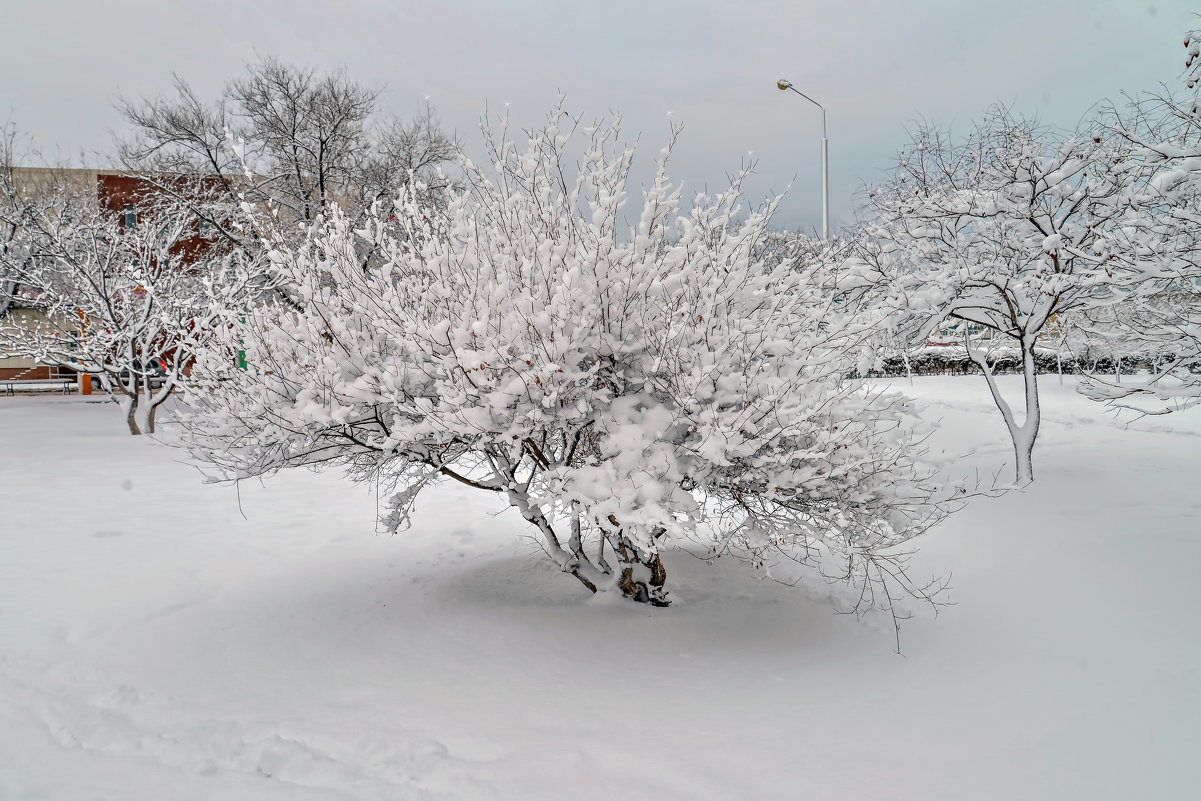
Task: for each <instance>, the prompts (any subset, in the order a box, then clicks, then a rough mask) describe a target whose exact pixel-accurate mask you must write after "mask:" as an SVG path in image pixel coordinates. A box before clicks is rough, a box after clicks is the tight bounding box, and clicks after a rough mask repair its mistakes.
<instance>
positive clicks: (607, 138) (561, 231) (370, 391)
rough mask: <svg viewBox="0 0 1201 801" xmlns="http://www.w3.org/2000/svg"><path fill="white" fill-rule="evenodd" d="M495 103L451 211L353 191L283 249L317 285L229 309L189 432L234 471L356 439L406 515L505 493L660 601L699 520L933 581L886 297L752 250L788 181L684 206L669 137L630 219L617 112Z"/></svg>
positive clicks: (552, 541)
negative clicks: (672, 564)
mask: <svg viewBox="0 0 1201 801" xmlns="http://www.w3.org/2000/svg"><path fill="white" fill-rule="evenodd" d="M483 129H484V134H485V141H486V143H487V146H488V151H489V156H490V159H491V161H490V163H488V164H486V165H480V166H477V165H475V164H471V163H465V164H464V170H465V174H466V176H467V179H466V184H465V189H464V190H463V191H461V192H455V193H452V194H451V195H450V196H449V197H448V198H447V201H446V203H445V204H438V208H441V209H442V211H441V212H440V213H436V212H435V211H433V210H432V209H430V208H425V207H423V206H419V205H418V204H417V202H415V201H414V199H413V198H414V197H419V196H420V194H419V193H417V194H409V195H402V197H401V199H400V200H399V201H398V202H397V203H396V204H395V205H394V206H390V207H388V208H382V209H380V210H379V211H378V213H377V214H375V215H373V217H372V218H371V219H370V220H368V222H367V223H366V225H365V226H364V227H362V228H358V229H357V230H356V229H354V227H353V225H352V224H351V223H349V222H348V220H347V219H346V218H345V217H344V216H342V215H341V214H340V213H339V212H338V210H337V209H332V210H331V215H330V216H329V218H328V219H327V220H325V221H324V222H323V223H322V224H320V225H317V226H315V227H313V228H311V229H310V230H309V232H308V238H307V240H306V242H305V243H304V244H303V245H302V246H299V247H292V246H286V245H285V244H283V243H280V244H279V245H278V246H277V247H276V248H275V249H274V250H273V252H272V254H271V264H272V266H273V269H274V270H275V271H276V273H277V275H276V278H277V279H278V280H279V281H280V282H282V283H287V284H290V285H291V286H292V287H293V291H292V292H291V293H289V294H290V296H291V297H293V298H294V299H296V302H295V303H292V302H288V303H285V302H282V301H281V302H268V303H264V304H261V305H257V306H255V307H254V308H250V309H246V310H244V313H243V312H242V311H237V312H235V313H234V314H232V315H231V317H230V321H229V322H230V325H229V336H228V338H227V340H226V343H225V346H224V347H223V348H219V349H216V350H214V351H213V353H212V354H210V355H209V357H208V358H206V359H204V360H202V362H201V364H200V365H199V367H198V369H197V371H196V373H195V376H194V377H195V379H196V382H197V386H196V391H195V392H193V393H190V395H189V403H190V404H191V405H192V412H191V414H190V416H188V417H187V418H186V421H185V426H186V429H187V431H186V435H185V440H186V443H187V444H188V445H189V446H190V448H191V449H192V450H193V452H194V453H195V454H196V455H197V456H198V457H199V458H200V459H201V460H202V461H203V462H205V463H207V464H208V465H210V466H212V467H215V468H217V469H218V473H219V475H220V477H222V478H226V479H238V478H241V477H247V476H256V475H263V474H269V473H272V472H274V471H277V470H280V469H283V468H287V467H292V466H333V465H338V466H345V467H347V468H348V469H349V472H350V474H351V475H352V476H353V477H354V478H356V479H359V480H363V481H376V480H378V481H380V482H382V483H383V484H386V485H388V487H389V489H390V490H392V494H391V499H390V501H389V509H390V511H389V514H388V516H387V522H388V524H389V525H390V526H392V527H399V526H401V525H402V524H404V523H405V521H406V519H407V517H408V515H409V513H410V510H411V508H412V505H413V502H414V499H415V498H416V497H417V495H418V493H419V492H420V490H422V489H423V488H425V487H427V486H429V485H430V484H431V483H433V482H435V481H439V480H446V479H450V480H454V481H458V482H461V483H463V484H465V485H467V486H470V487H473V488H476V489H478V490H480V491H482V492H490V493H496V494H497V495H499V496H501V497H503V498H504V499H505V500H506V501H507V502H508V503H509V504H511V505H512V506H513V507H515V508H516V509H517V510H518V511H519V512H520V513H521V515H522V516H523V517H524V518H525V519H526V520H527V521H529V523H530V524H531V525H532V526H533V527H534V528H535V529H536V530H537V532H538V535H539V539H540V541H541V543H542V545H543V547H544V548H545V550H546V552H547V554H548V555H549V556H550V557H551V558H552V559H553V560H554V561H555V562H556V563H557V564H558V565H559V566H561V568H562V569H563V571H564V572H566V573H569V574H571V575H573V576H575V577H576V578H577V579H579V581H580V582H582V583H583V584H584V585H585V586H587V587H588V588H589V589H590V590H592V591H594V592H595V591H597V590H598V589H605V588H616V589H619V590H620V591H621V592H622V593H624V594H625V595H627V596H629V597H630V598H633V599H635V600H638V601H643V602H650V603H653V604H657V605H666V604H667V603H668V593H667V590H666V587H665V583H666V570H665V567H664V564H663V562H662V560H661V559H660V553H661V551H662V549H663V548H664V547H665V546H666V545H667V544H668V543H671V542H681V541H686V542H691V543H697V542H703V543H704V547H703V550H702V551H701V552H702V553H703V554H704V555H705V556H706V557H707V558H710V559H714V558H718V557H720V556H723V555H736V556H738V557H741V558H743V559H745V560H746V561H748V562H749V563H751V564H753V565H754V566H755V568H756V569H767V568H768V567H770V566H771V564H772V562H773V560H778V559H779V558H780V557H787V558H790V559H793V560H796V561H798V562H801V563H804V564H809V565H815V564H817V563H818V562H819V561H820V560H829V559H832V560H835V561H836V562H837V564H838V567H837V568H836V569H833V568H831V567H830V565H831V564H832V562H830V561H826V562H825V563H824V565H823V567H824V569H825V570H826V572H827V573H831V574H835V575H838V576H840V577H847V578H851V579H854V580H858V581H859V582H861V586H863V588H864V595H863V599H864V600H863V603H865V604H871V603H877V604H880V605H884V606H891V600H892V598H893V597H894V594H895V592H896V591H898V590H900V589H905V590H908V591H910V592H915V593H919V594H920V593H923V592H924V591H925V589H926V588H923V587H918V586H915V585H913V584H911V583H910V582H909V579H908V578H907V577H906V576H905V574H904V570H903V563H902V561H901V559H902V557H901V556H900V555H899V554H898V552H897V546H899V545H901V544H902V543H905V542H906V541H908V540H910V539H911V538H912V537H914V536H915V535H917V534H919V533H921V532H922V531H924V530H925V529H926V528H927V527H928V526H929V525H931V524H932V523H933V522H934V521H936V520H938V519H940V518H941V517H942V516H943V515H944V514H945V513H946V511H947V505H946V504H945V503H943V502H940V501H938V500H937V499H936V494H937V488H936V486H935V485H934V483H933V481H932V480H931V477H930V471H929V470H927V469H926V468H925V467H923V466H922V465H921V464H920V463H919V461H918V457H919V455H920V454H919V450H920V449H919V448H917V447H916V446H915V437H914V435H913V433H912V430H911V428H910V427H909V425H908V417H909V415H908V408H907V402H906V401H905V400H903V399H902V398H901V397H899V396H895V395H888V394H881V393H878V392H872V391H870V390H868V389H867V388H865V386H864V385H863V384H862V383H861V382H859V381H856V380H851V379H848V378H847V376H848V375H850V374H851V373H853V372H854V371H855V370H856V369H858V368H860V367H864V366H865V363H862V362H863V361H864V360H866V359H867V358H868V356H869V354H868V352H867V349H866V348H865V343H866V342H867V340H868V338H869V337H870V335H871V327H872V326H871V321H870V320H867V319H862V318H858V317H856V316H854V315H852V314H851V313H849V312H848V311H847V310H845V309H843V308H842V307H841V306H840V305H839V304H837V303H835V302H834V299H833V298H832V297H831V293H829V292H828V291H826V290H825V289H823V284H822V276H821V274H820V273H821V270H822V268H821V266H820V265H805V264H796V263H792V262H791V261H784V262H781V263H779V264H778V265H777V266H775V267H772V268H768V267H765V266H764V265H763V264H762V263H761V262H759V261H757V260H755V259H753V258H752V254H753V253H755V252H756V246H757V244H758V243H759V242H760V240H761V239H762V238H763V237H764V236H765V233H766V231H767V224H768V220H769V217H770V215H771V212H772V211H773V209H774V204H768V205H767V206H766V207H765V208H763V209H762V210H759V211H755V212H752V213H750V214H749V216H746V217H745V219H740V213H741V212H740V205H739V204H740V202H741V201H740V196H739V183H740V180H741V178H738V179H736V180H735V181H734V182H733V184H732V185H731V186H730V188H729V189H728V190H727V191H725V192H722V193H721V194H718V195H715V196H712V197H710V196H705V195H699V196H697V197H696V198H695V201H694V203H693V205H692V207H691V208H690V209H687V210H686V209H685V208H684V207H683V206H682V204H681V190H680V189H679V188H673V187H672V185H671V184H670V182H669V180H668V177H667V174H666V164H667V160H668V157H669V154H670V151H671V146H670V144H669V146H668V147H667V148H666V149H664V150H663V151H662V152H661V153H660V155H659V160H658V171H657V174H656V176H655V178H654V180H653V183H652V184H651V185H650V186H649V188H646V189H645V190H644V191H643V192H642V193H641V197H640V198H639V200H638V202H637V207H636V208H635V209H634V211H633V213H632V215H631V217H630V219H631V220H632V221H633V222H632V224H630V225H627V224H626V223H624V222H623V219H624V216H623V210H624V209H625V208H626V204H627V202H628V200H629V183H628V182H629V171H630V166H631V161H632V159H633V157H634V153H633V151H632V150H631V149H628V148H626V147H625V146H624V145H623V144H622V143H621V142H620V138H619V129H618V126H617V124H611V125H598V126H594V127H582V126H581V125H580V124H579V121H578V120H577V119H573V118H572V117H571V116H570V115H569V114H568V113H567V112H566V111H564V110H563V109H562V108H557V109H555V110H554V111H553V113H552V114H551V115H550V117H549V120H548V122H547V124H546V126H545V127H544V128H543V129H541V130H539V131H535V132H532V133H529V134H528V135H527V136H528V141H526V142H524V143H523V144H522V145H520V146H519V144H518V143H517V142H515V141H514V140H513V139H512V138H511V137H510V135H509V133H508V130H507V122H506V121H503V120H502V121H500V122H499V123H495V124H494V123H492V122H488V121H486V122H485V124H484V126H483ZM675 133H676V132H675V131H673V134H672V141H673V142H674V139H675ZM581 141H582V147H581V148H580V149H581V150H582V152H578V153H577V152H576V151H575V150H573V146H579V143H581ZM238 349H242V350H244V351H245V354H246V361H247V363H248V369H246V370H240V369H238V368H237V367H236V366H235V364H234V360H233V359H231V358H230V356H229V354H230V353H231V352H232V351H234V350H238Z"/></svg>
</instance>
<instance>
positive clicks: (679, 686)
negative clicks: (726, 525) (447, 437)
mask: <svg viewBox="0 0 1201 801" xmlns="http://www.w3.org/2000/svg"><path fill="white" fill-rule="evenodd" d="M1042 378H1043V380H1042V382H1041V387H1042V390H1043V393H1044V423H1043V430H1042V433H1041V437H1040V440H1039V444H1038V446H1037V447H1036V450H1035V462H1034V469H1035V475H1036V482H1035V484H1034V485H1033V486H1031V487H1030V488H1029V489H1027V490H1024V491H1021V492H1013V493H1009V494H1007V495H1005V496H1003V497H1000V498H995V499H982V500H977V501H975V502H973V503H972V504H971V505H969V506H968V507H967V509H965V510H964V511H963V512H961V513H959V514H957V515H955V516H952V517H951V518H950V519H949V520H948V521H947V522H946V523H944V524H943V525H942V526H941V528H940V529H938V530H937V531H936V532H934V533H932V534H931V535H930V536H928V537H926V538H924V539H923V540H919V541H917V543H916V544H917V546H918V548H919V549H920V550H919V552H918V554H917V555H916V556H915V557H914V559H913V562H912V569H913V570H914V572H915V574H917V575H928V574H937V575H943V576H947V575H950V576H951V584H952V589H951V590H950V591H949V593H948V600H950V601H952V602H953V603H954V605H952V606H949V607H947V608H945V609H943V610H942V611H941V613H940V614H939V615H938V617H937V618H935V617H934V616H933V615H932V614H931V613H930V612H929V610H927V609H925V608H923V607H921V606H913V607H912V610H913V612H914V615H915V617H914V618H913V619H912V620H909V621H908V622H907V623H905V624H904V626H903V629H902V647H903V655H902V656H898V655H897V654H895V653H893V651H892V648H893V633H892V629H891V623H890V621H888V620H887V619H885V618H883V617H869V618H866V619H864V620H862V621H856V620H855V619H854V618H853V617H848V616H839V615H835V614H833V613H832V611H831V609H832V608H833V607H834V606H836V605H838V604H839V603H840V601H842V600H844V599H845V598H846V597H847V596H846V590H845V589H844V588H842V587H841V586H839V585H829V584H826V583H825V582H824V581H822V580H821V579H820V577H817V576H809V577H808V578H807V580H806V582H805V583H804V584H802V585H801V586H799V587H796V588H788V587H784V586H780V585H778V584H774V583H771V582H766V581H761V580H757V578H756V576H755V574H754V573H753V572H750V571H748V570H746V569H745V568H743V567H742V566H740V565H728V564H724V563H723V562H724V560H722V561H721V562H718V563H717V564H715V565H713V566H707V565H705V564H704V563H703V562H700V561H699V560H696V559H694V558H693V557H691V556H690V555H688V554H687V553H683V552H672V553H670V554H668V557H667V564H668V571H669V588H670V589H671V592H672V597H673V599H674V601H675V605H674V606H673V607H671V608H669V609H662V610H660V609H650V608H647V607H644V606H641V605H636V604H632V603H628V602H624V601H621V600H620V599H617V598H615V597H613V596H612V595H602V596H598V597H590V596H589V595H588V594H587V593H586V592H584V591H583V590H582V588H581V587H579V585H578V583H577V582H575V581H574V580H573V579H571V578H570V577H566V576H562V575H559V574H558V573H557V572H556V571H555V568H554V567H553V566H552V565H550V563H549V562H548V561H546V560H545V559H544V558H542V556H541V554H539V553H537V552H536V545H535V544H534V543H533V542H532V541H531V540H530V539H529V538H528V536H527V535H528V532H527V530H526V526H525V524H524V523H523V521H521V520H520V519H519V518H518V517H517V515H516V514H515V513H512V512H510V511H506V510H504V509H503V508H501V507H500V506H498V505H496V501H495V499H494V498H492V497H488V496H484V495H483V494H482V493H473V492H472V491H470V490H468V489H466V488H460V487H456V486H449V485H448V486H444V487H441V488H439V489H438V490H436V491H435V492H434V493H433V494H431V495H430V496H428V497H425V498H423V499H422V500H420V501H419V503H418V513H417V517H416V522H415V525H414V527H413V529H412V530H410V531H408V532H404V533H402V534H400V535H396V536H392V535H389V534H377V533H375V532H374V530H373V516H374V514H375V498H374V495H373V493H372V492H371V491H370V490H369V489H367V488H363V487H356V486H352V485H350V484H348V483H346V482H344V481H342V480H341V479H340V478H339V477H338V476H337V475H335V474H332V473H327V474H319V475H318V474H312V473H304V472H298V473H289V474H280V475H278V476H275V477H272V478H270V479H268V480H266V481H265V482H263V483H262V484H259V483H244V484H243V485H242V486H241V488H240V496H241V498H240V500H241V511H239V499H238V492H236V491H235V490H234V489H233V488H232V487H229V486H205V485H202V484H201V483H200V480H199V475H198V474H197V472H196V471H195V469H194V468H192V467H190V466H188V465H187V464H185V463H183V462H182V461H181V459H182V456H181V454H180V453H179V452H177V451H174V450H172V449H168V448H164V447H161V446H158V445H156V444H155V443H153V442H151V441H149V440H148V439H146V438H134V437H130V436H128V434H126V433H125V432H124V425H123V422H122V420H121V415H120V414H119V413H118V412H116V410H115V409H113V408H112V407H111V406H109V405H106V404H101V403H95V402H94V400H93V401H91V402H90V401H89V399H85V398H78V397H76V398H48V397H19V398H5V399H0V799H5V801H7V800H8V799H13V800H14V801H17V800H18V799H19V800H20V801H25V799H55V800H56V801H57V800H58V799H81V800H82V799H87V800H88V801H96V800H97V799H107V800H108V801H116V800H117V799H121V801H125V800H126V799H129V800H130V801H142V800H143V799H145V800H146V801H149V800H150V799H155V800H156V801H157V800H158V799H162V798H172V799H231V798H234V799H236V798H248V799H249V798H253V799H476V798H479V799H489V798H496V799H517V798H522V799H529V798H546V799H558V798H566V797H570V798H575V799H601V798H606V799H607V798H612V797H614V796H620V797H623V798H628V799H651V798H655V799H664V798H672V799H714V800H715V801H716V800H717V799H723V800H724V799H782V798H806V799H823V798H840V799H848V798H853V799H904V798H919V797H920V798H922V799H927V800H928V799H948V800H950V799H998V800H1000V799H1048V801H1050V799H1056V800H1058V799H1069V798H1086V799H1090V800H1091V801H1097V800H1099V799H1115V800H1116V799H1123V801H1125V800H1126V799H1132V798H1139V799H1177V798H1189V797H1193V795H1194V794H1195V793H1196V792H1197V788H1199V787H1201V760H1199V759H1198V758H1197V755H1198V753H1201V730H1199V729H1198V727H1197V725H1196V721H1197V720H1198V719H1201V638H1199V637H1198V635H1197V632H1198V630H1199V629H1198V624H1197V621H1198V619H1199V616H1201V614H1199V613H1201V601H1199V600H1198V593H1197V590H1196V586H1197V584H1196V578H1195V565H1196V564H1197V562H1198V558H1199V557H1201V491H1199V490H1198V476H1199V475H1201V471H1199V469H1198V468H1201V447H1199V446H1201V439H1199V437H1201V415H1199V414H1197V413H1195V412H1191V413H1185V414H1180V415H1177V416H1170V417H1163V418H1149V419H1144V420H1142V421H1139V422H1138V423H1136V424H1134V425H1133V426H1132V427H1131V429H1130V430H1126V429H1125V427H1124V425H1123V424H1122V423H1121V422H1119V421H1115V420H1114V419H1113V418H1112V417H1111V416H1108V415H1106V414H1104V413H1103V412H1102V411H1101V410H1100V409H1099V408H1098V407H1096V406H1095V405H1092V404H1090V403H1089V402H1087V401H1085V400H1084V399H1081V398H1079V397H1077V396H1076V395H1075V394H1074V392H1073V390H1072V386H1071V383H1070V380H1069V382H1068V383H1067V384H1066V385H1063V386H1061V385H1060V384H1059V383H1058V379H1056V378H1055V377H1054V376H1049V377H1042ZM1002 381H1003V382H1006V381H1010V382H1011V383H1006V384H1004V386H1005V387H1006V389H1007V390H1008V391H1010V392H1013V391H1014V390H1016V389H1017V383H1016V382H1017V378H1016V377H1003V378H1002ZM895 385H896V386H897V388H900V389H902V390H904V391H906V392H912V393H913V394H915V395H917V396H918V397H920V398H921V399H923V400H925V401H927V402H929V403H931V408H930V411H929V414H930V416H931V419H932V420H938V421H939V426H938V428H937V430H936V433H935V435H934V437H933V438H932V440H931V445H932V447H934V448H935V449H936V450H941V451H945V452H946V454H947V455H948V457H954V458H953V459H952V467H953V469H958V470H959V471H960V472H962V471H965V470H974V469H980V470H981V471H983V472H984V473H986V474H991V473H992V472H994V471H998V470H999V471H1000V475H1001V478H1002V480H1008V476H1009V475H1010V471H1011V469H1012V468H1011V465H1012V453H1011V450H1010V446H1009V443H1008V438H1007V434H1006V431H1005V427H1004V424H1003V423H1002V422H1001V420H1000V416H999V415H998V414H997V412H996V410H995V408H993V407H992V406H991V401H990V400H989V398H988V396H987V389H986V388H985V386H984V383H983V381H982V380H980V379H975V378H971V377H968V378H919V379H916V380H915V381H914V384H913V385H912V386H910V385H909V384H908V383H907V382H905V381H904V380H899V381H897V382H895ZM167 428H168V432H167V433H168V435H169V427H167ZM969 448H973V449H974V452H973V453H972V454H970V455H968V456H961V455H960V454H962V453H963V452H964V451H966V450H968V449H969ZM1002 463H1006V465H1005V466H1002ZM243 514H244V515H245V517H243Z"/></svg>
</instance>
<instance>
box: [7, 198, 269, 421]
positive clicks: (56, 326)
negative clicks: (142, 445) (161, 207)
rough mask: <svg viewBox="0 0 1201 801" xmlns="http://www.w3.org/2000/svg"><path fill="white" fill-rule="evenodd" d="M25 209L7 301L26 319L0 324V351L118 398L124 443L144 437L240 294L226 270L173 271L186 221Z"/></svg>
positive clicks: (190, 227)
mask: <svg viewBox="0 0 1201 801" xmlns="http://www.w3.org/2000/svg"><path fill="white" fill-rule="evenodd" d="M63 208H64V206H63V204H62V203H58V202H48V203H46V204H45V205H44V206H43V207H41V208H38V209H33V208H30V209H27V210H26V211H27V213H26V214H25V216H24V217H23V218H22V219H21V224H20V227H19V230H18V236H17V238H16V240H15V243H16V245H17V246H19V248H20V249H21V251H22V252H23V254H25V256H26V258H24V259H23V260H22V261H21V262H20V263H18V264H15V265H14V267H13V269H14V273H15V281H16V284H17V286H18V289H17V295H18V300H19V302H20V303H21V305H22V306H24V307H25V308H26V309H27V310H33V311H35V312H36V313H37V314H36V315H26V316H25V317H24V319H17V318H16V315H10V316H9V317H8V318H6V319H4V320H0V350H2V351H3V352H5V353H7V354H10V355H15V356H27V357H30V358H33V359H36V360H37V361H38V362H39V363H41V364H47V365H57V366H62V367H67V368H69V369H71V370H75V371H77V372H79V373H81V374H88V375H91V376H93V377H94V378H95V379H96V381H97V383H98V384H99V385H100V387H101V388H103V389H104V390H106V391H107V392H109V393H110V394H112V395H113V396H114V397H116V398H119V399H120V400H121V403H122V407H123V409H124V411H125V415H126V421H127V423H128V425H129V431H130V433H131V434H140V433H143V432H146V433H153V431H154V428H155V416H156V412H157V410H158V409H159V407H161V406H162V404H163V403H164V402H166V400H167V399H168V398H170V397H171V396H172V394H173V393H174V392H175V391H176V390H177V389H178V388H179V387H180V386H181V382H182V379H183V375H184V374H185V373H186V371H187V370H188V369H189V368H190V365H191V363H192V361H193V358H194V353H195V351H196V349H197V347H199V346H200V344H201V343H202V342H203V341H204V340H205V339H206V338H207V337H209V336H211V335H212V334H213V333H214V326H215V325H216V324H217V323H218V322H219V321H221V320H222V319H223V315H221V314H220V313H219V312H220V310H221V307H222V306H223V305H225V304H235V303H237V302H239V301H238V300H236V299H235V296H236V295H237V294H238V292H239V291H240V287H242V286H244V284H242V283H239V281H244V280H245V275H246V273H245V270H235V269H232V268H231V266H230V265H231V262H229V261H228V260H226V261H224V262H209V261H198V262H193V263H185V260H184V259H182V258H181V253H182V251H183V250H184V248H185V247H186V243H187V240H189V239H192V238H194V236H195V226H194V223H193V221H192V220H191V218H190V217H188V216H186V215H182V214H177V215H174V216H168V217H161V216H160V217H157V218H149V219H148V218H145V217H143V218H142V219H141V220H139V221H138V223H137V224H136V225H127V224H126V221H125V219H124V218H123V217H117V216H115V215H113V214H112V213H111V212H108V211H106V210H97V209H95V208H94V207H92V208H87V207H85V206H82V205H77V206H74V207H72V208H71V211H72V213H71V214H66V213H64V211H63Z"/></svg>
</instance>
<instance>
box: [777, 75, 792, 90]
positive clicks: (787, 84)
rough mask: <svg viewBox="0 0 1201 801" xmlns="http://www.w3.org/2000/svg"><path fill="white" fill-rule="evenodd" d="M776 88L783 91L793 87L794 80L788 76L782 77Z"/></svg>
mask: <svg viewBox="0 0 1201 801" xmlns="http://www.w3.org/2000/svg"><path fill="white" fill-rule="evenodd" d="M776 88H777V89H779V90H780V91H781V92H783V91H784V90H786V89H791V88H792V81H790V80H788V79H787V78H781V79H780V80H778V81H776Z"/></svg>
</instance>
